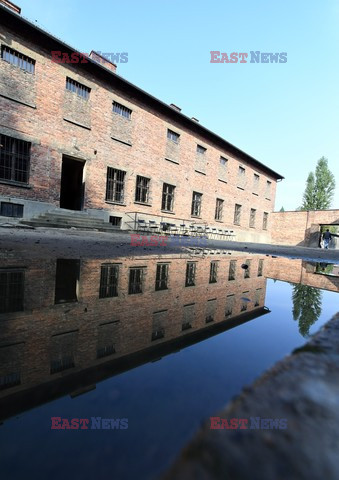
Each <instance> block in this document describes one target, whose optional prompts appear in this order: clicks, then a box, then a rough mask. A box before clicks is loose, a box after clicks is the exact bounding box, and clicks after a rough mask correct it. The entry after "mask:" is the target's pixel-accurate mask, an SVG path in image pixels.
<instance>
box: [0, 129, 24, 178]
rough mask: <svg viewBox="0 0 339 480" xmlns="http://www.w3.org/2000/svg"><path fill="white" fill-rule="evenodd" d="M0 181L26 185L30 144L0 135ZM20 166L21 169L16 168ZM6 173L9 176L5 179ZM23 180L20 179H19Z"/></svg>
mask: <svg viewBox="0 0 339 480" xmlns="http://www.w3.org/2000/svg"><path fill="white" fill-rule="evenodd" d="M0 145H1V147H0V175H1V171H2V170H3V173H4V175H3V176H0V181H4V182H10V183H15V184H21V185H28V183H29V174H30V164H31V146H32V144H31V142H27V141H25V140H21V139H20V138H15V137H10V136H8V135H3V134H0ZM19 166H21V168H18V167H19ZM6 171H9V175H7V177H6ZM20 177H21V178H23V180H22V179H20Z"/></svg>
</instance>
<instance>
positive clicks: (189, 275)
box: [185, 262, 197, 287]
mask: <svg viewBox="0 0 339 480" xmlns="http://www.w3.org/2000/svg"><path fill="white" fill-rule="evenodd" d="M196 267H197V264H196V263H195V262H188V263H187V265H186V282H185V287H194V286H195V272H196Z"/></svg>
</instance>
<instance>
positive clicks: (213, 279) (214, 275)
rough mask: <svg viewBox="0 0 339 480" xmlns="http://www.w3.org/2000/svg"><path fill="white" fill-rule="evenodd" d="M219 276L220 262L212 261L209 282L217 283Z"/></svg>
mask: <svg viewBox="0 0 339 480" xmlns="http://www.w3.org/2000/svg"><path fill="white" fill-rule="evenodd" d="M217 276H218V262H211V265H210V281H209V283H217Z"/></svg>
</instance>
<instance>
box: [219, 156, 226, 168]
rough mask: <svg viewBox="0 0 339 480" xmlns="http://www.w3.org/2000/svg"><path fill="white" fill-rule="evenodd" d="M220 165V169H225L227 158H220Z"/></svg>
mask: <svg viewBox="0 0 339 480" xmlns="http://www.w3.org/2000/svg"><path fill="white" fill-rule="evenodd" d="M220 165H221V166H222V167H226V166H227V158H225V157H220Z"/></svg>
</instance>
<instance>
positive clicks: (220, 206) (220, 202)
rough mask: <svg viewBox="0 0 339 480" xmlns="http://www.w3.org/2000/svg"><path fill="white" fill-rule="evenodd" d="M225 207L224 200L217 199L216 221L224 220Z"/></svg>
mask: <svg viewBox="0 0 339 480" xmlns="http://www.w3.org/2000/svg"><path fill="white" fill-rule="evenodd" d="M223 207H224V200H221V198H217V201H216V205H215V217H214V218H215V219H216V220H222V211H223Z"/></svg>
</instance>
